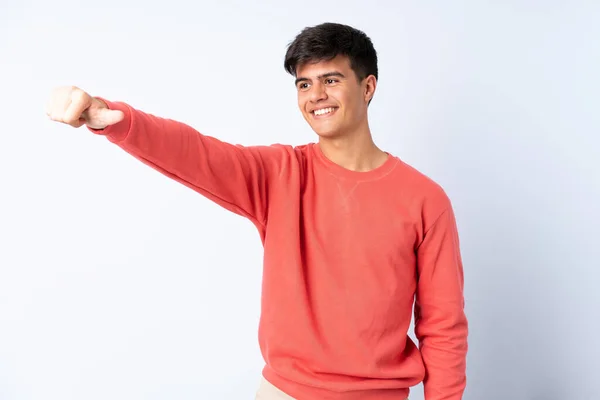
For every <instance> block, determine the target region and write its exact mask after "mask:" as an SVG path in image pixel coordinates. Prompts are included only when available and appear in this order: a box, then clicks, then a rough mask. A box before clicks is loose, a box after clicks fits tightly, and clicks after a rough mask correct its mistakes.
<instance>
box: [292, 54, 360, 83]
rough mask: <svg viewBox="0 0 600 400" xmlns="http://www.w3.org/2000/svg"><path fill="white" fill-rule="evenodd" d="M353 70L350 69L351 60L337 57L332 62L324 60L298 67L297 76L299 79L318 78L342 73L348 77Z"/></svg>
mask: <svg viewBox="0 0 600 400" xmlns="http://www.w3.org/2000/svg"><path fill="white" fill-rule="evenodd" d="M351 70H352V69H351V68H350V60H349V59H348V57H345V56H337V57H335V58H333V59H331V60H323V61H317V62H311V63H305V64H301V65H299V66H298V68H297V69H296V75H297V76H298V78H301V77H304V78H311V77H317V76H319V75H322V74H326V73H328V72H334V71H337V72H341V73H343V74H344V75H346V76H349V75H348V73H349V71H351Z"/></svg>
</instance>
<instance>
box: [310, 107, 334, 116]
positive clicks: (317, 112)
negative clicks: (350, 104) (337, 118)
mask: <svg viewBox="0 0 600 400" xmlns="http://www.w3.org/2000/svg"><path fill="white" fill-rule="evenodd" d="M337 109H338V108H337V107H327V108H319V109H318V110H314V111H312V112H311V114H313V115H314V116H315V117H327V116H329V115H331V114H333V113H334V112H335V110H337Z"/></svg>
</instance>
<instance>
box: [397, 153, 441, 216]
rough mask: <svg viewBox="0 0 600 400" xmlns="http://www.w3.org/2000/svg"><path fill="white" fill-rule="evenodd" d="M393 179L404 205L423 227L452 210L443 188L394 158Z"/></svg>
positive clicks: (428, 177)
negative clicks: (395, 180)
mask: <svg viewBox="0 0 600 400" xmlns="http://www.w3.org/2000/svg"><path fill="white" fill-rule="evenodd" d="M396 159H397V162H398V165H397V166H396V168H395V172H396V173H395V174H394V176H395V179H397V180H398V189H399V190H400V191H401V192H402V197H403V198H404V202H405V204H410V206H411V207H410V208H412V210H413V212H414V213H416V214H417V216H418V217H419V219H421V221H422V223H423V225H424V227H427V226H430V225H431V224H432V223H434V222H435V220H437V218H438V217H439V216H440V215H442V214H443V213H444V212H446V211H448V210H451V209H452V201H451V199H450V197H449V196H448V194H447V192H446V190H445V189H444V187H443V186H442V185H441V184H440V182H438V181H437V180H435V179H434V178H432V177H431V176H429V175H427V174H426V173H424V172H423V171H421V170H419V169H417V168H416V167H414V166H413V165H410V164H408V163H407V162H405V161H403V160H401V159H400V158H398V157H396Z"/></svg>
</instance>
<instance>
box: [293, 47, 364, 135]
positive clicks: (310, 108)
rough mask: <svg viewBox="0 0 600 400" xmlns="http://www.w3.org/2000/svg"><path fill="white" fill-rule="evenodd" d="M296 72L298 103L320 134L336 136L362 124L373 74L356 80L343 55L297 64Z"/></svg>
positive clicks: (347, 60)
mask: <svg viewBox="0 0 600 400" xmlns="http://www.w3.org/2000/svg"><path fill="white" fill-rule="evenodd" d="M296 76H297V79H296V89H297V91H298V107H299V108H300V111H302V115H303V116H304V119H305V120H306V121H307V122H308V123H309V125H310V126H311V128H312V129H313V130H314V131H315V132H316V134H317V135H319V136H320V137H321V138H328V139H329V138H339V137H342V136H344V135H349V134H352V133H353V132H354V131H355V130H357V129H360V128H361V127H363V126H366V125H365V123H366V119H367V106H368V102H369V99H370V98H371V97H372V95H373V93H372V91H373V90H374V86H375V78H374V77H373V76H371V77H370V78H367V79H364V80H363V81H362V82H359V81H358V79H357V77H356V74H355V73H354V71H353V70H352V68H350V60H349V59H348V58H347V57H345V56H338V57H336V58H334V59H332V60H329V61H320V62H317V63H307V64H304V65H300V66H299V67H298V68H297V71H296Z"/></svg>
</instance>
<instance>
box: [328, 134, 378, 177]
mask: <svg viewBox="0 0 600 400" xmlns="http://www.w3.org/2000/svg"><path fill="white" fill-rule="evenodd" d="M319 147H320V148H321V151H322V152H323V155H325V157H327V158H328V159H329V160H331V161H333V162H334V163H336V164H338V165H339V166H341V167H343V168H346V169H348V170H351V171H357V172H366V171H371V170H373V169H376V168H378V167H380V166H381V165H383V164H384V163H385V161H386V160H387V157H388V155H387V153H385V152H384V151H382V150H380V149H379V148H378V147H377V146H376V145H375V143H374V142H373V138H372V136H371V132H370V131H369V129H368V128H367V129H366V130H363V131H362V132H360V133H356V134H353V135H341V136H338V137H333V138H324V137H321V138H319Z"/></svg>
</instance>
